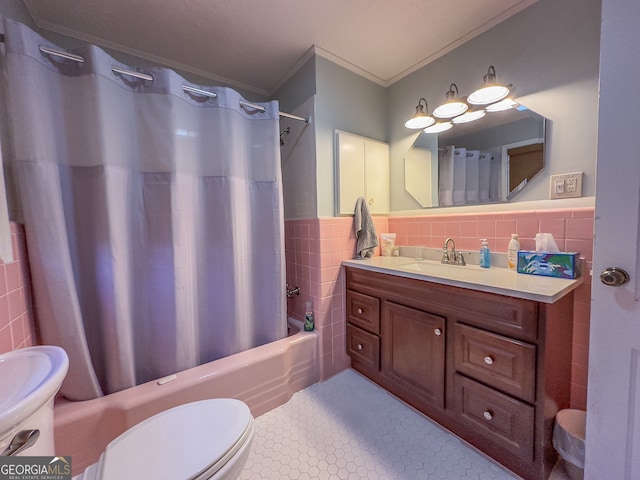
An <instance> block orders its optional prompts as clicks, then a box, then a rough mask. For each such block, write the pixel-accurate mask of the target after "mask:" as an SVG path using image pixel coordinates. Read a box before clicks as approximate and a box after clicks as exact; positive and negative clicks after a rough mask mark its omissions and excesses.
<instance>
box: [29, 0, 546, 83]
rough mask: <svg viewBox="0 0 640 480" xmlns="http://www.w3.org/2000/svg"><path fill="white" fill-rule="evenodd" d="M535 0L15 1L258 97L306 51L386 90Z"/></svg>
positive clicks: (41, 17) (57, 25)
mask: <svg viewBox="0 0 640 480" xmlns="http://www.w3.org/2000/svg"><path fill="white" fill-rule="evenodd" d="M536 1H537V0H447V1H442V0H315V1H314V0H188V1H185V0H23V2H24V3H25V5H26V6H27V8H28V10H29V12H30V13H31V15H32V17H33V19H34V21H35V23H36V24H37V25H38V26H39V27H42V28H44V29H47V30H52V31H54V32H58V33H63V34H66V35H69V36H72V37H75V38H79V39H82V40H86V41H88V42H91V43H95V44H97V45H100V46H103V47H107V48H113V49H116V50H119V51H122V52H125V53H129V54H132V55H137V56H140V57H144V58H147V59H150V60H153V61H156V62H158V63H161V64H164V65H167V66H169V67H171V68H175V69H179V70H183V71H185V72H189V73H192V74H196V75H199V76H203V77H207V78H211V79H214V80H217V81H220V82H223V83H226V84H229V85H232V86H235V87H238V88H243V89H245V90H249V91H253V92H256V93H260V94H263V95H270V94H272V93H273V92H274V91H275V90H276V89H277V88H278V87H280V86H281V85H282V84H283V83H284V81H286V80H287V79H288V78H289V77H290V76H291V75H292V74H293V73H295V71H296V70H297V69H298V68H299V67H300V66H301V65H302V64H303V62H305V61H306V60H307V59H308V58H309V57H310V55H311V54H313V53H315V54H318V55H320V56H323V57H325V58H328V59H330V60H331V61H333V62H335V63H337V64H339V65H341V66H343V67H345V68H348V69H350V70H352V71H355V72H356V73H358V74H360V75H362V76H364V77H366V78H368V79H370V80H372V81H374V82H376V83H378V84H380V85H383V86H388V85H391V84H393V83H394V82H396V81H397V80H399V79H401V78H403V77H404V76H406V75H408V74H410V73H411V72H413V71H415V70H417V69H418V68H421V67H423V66H424V65H426V64H427V63H429V62H431V61H433V60H435V59H437V58H438V57H440V56H442V55H444V54H446V53H447V52H449V51H451V50H452V49H454V48H456V47H457V46H459V45H461V44H462V43H464V42H466V41H468V40H470V39H471V38H473V37H475V36H476V35H478V34H480V33H482V32H484V31H486V30H488V29H489V28H491V27H493V26H494V25H496V24H498V23H500V22H502V21H503V20H506V19H507V18H509V17H510V16H512V15H514V14H515V13H517V12H519V11H521V10H523V9H524V8H526V7H528V6H529V5H531V4H533V3H535V2H536Z"/></svg>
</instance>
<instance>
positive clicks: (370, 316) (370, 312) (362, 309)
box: [347, 290, 380, 334]
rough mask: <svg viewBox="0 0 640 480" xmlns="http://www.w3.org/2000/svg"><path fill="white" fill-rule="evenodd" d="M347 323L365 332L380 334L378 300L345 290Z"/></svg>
mask: <svg viewBox="0 0 640 480" xmlns="http://www.w3.org/2000/svg"><path fill="white" fill-rule="evenodd" d="M347 322H350V323H353V324H354V325H357V326H359V327H361V328H364V329H365V330H367V331H369V332H372V333H376V334H379V333H380V300H378V299H377V298H375V297H371V296H369V295H365V294H363V293H358V292H354V291H353V290H347Z"/></svg>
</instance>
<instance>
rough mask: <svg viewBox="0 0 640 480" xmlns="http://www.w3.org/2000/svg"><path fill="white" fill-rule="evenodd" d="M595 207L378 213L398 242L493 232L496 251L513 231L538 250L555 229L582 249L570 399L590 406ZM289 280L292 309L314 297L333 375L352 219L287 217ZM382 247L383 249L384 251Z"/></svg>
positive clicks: (465, 245)
mask: <svg viewBox="0 0 640 480" xmlns="http://www.w3.org/2000/svg"><path fill="white" fill-rule="evenodd" d="M593 221H594V211H593V208H580V209H559V210H540V211H519V212H505V213H488V214H461V215H429V216H412V217H389V218H387V217H374V223H375V225H376V230H377V232H378V233H381V232H391V233H396V235H397V237H396V243H397V244H398V245H420V246H427V247H435V248H441V247H442V245H443V243H444V240H445V239H446V238H447V237H452V238H453V239H454V240H455V242H456V247H457V248H459V249H462V250H474V251H475V250H477V249H478V248H479V245H480V239H481V238H487V239H488V241H489V246H490V248H491V250H492V251H494V252H506V251H507V245H508V243H509V240H510V238H511V234H512V233H518V234H519V236H520V244H521V248H523V249H535V241H534V238H535V234H536V233H538V232H545V233H552V234H553V236H554V238H555V239H556V241H557V243H558V246H559V248H560V249H562V250H565V251H578V252H580V253H581V255H582V257H584V259H585V262H586V264H585V267H586V268H585V275H584V277H585V282H584V284H583V285H581V286H580V287H579V288H578V290H577V291H576V294H575V309H574V330H573V332H574V333H573V365H572V372H573V373H572V385H571V403H572V407H573V408H581V409H584V408H586V398H587V367H588V356H589V347H588V345H589V316H590V309H591V275H590V271H591V265H592V256H593ZM285 229H286V230H285V233H286V242H285V249H286V258H287V282H288V283H289V285H291V286H299V287H300V289H301V294H300V296H299V297H294V298H292V299H289V300H288V307H289V314H291V315H294V316H296V317H298V318H302V317H303V316H304V303H305V302H306V301H309V300H311V301H313V305H314V313H315V321H316V328H317V330H318V332H319V334H320V338H321V350H320V351H321V365H320V368H321V374H322V377H323V378H328V377H330V376H332V375H333V374H335V373H337V372H339V371H341V370H343V369H344V368H346V366H348V365H349V359H348V357H347V356H346V354H345V325H344V300H345V299H344V287H343V283H344V282H343V279H342V277H341V273H340V272H341V270H340V263H341V261H342V260H344V259H350V258H353V256H354V254H355V235H354V233H353V218H352V217H338V218H320V219H317V218H316V219H305V220H287V221H286V222H285ZM377 254H379V252H378V253H377Z"/></svg>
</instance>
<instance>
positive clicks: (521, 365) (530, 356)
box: [454, 323, 536, 403]
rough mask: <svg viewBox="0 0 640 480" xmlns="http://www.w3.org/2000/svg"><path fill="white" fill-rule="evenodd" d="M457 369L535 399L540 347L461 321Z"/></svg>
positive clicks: (485, 381)
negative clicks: (538, 350) (537, 355)
mask: <svg viewBox="0 0 640 480" xmlns="http://www.w3.org/2000/svg"><path fill="white" fill-rule="evenodd" d="M454 335H455V354H454V356H455V369H456V371H458V372H460V373H464V374H465V375H467V376H469V377H472V378H474V379H476V380H478V381H480V382H482V383H485V384H487V385H490V386H492V387H495V388H497V389H499V390H501V391H503V392H506V393H509V394H511V395H514V396H516V397H518V398H520V399H522V400H525V401H527V402H531V403H533V402H534V401H535V366H536V347H535V346H534V345H530V344H528V343H524V342H521V341H519V340H513V339H511V338H507V337H503V336H501V335H496V334H495V333H490V332H486V331H484V330H479V329H477V328H473V327H470V326H468V325H464V324H461V323H457V324H456V326H455V334H454Z"/></svg>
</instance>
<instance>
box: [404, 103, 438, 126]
mask: <svg viewBox="0 0 640 480" xmlns="http://www.w3.org/2000/svg"><path fill="white" fill-rule="evenodd" d="M422 102H424V106H423V105H422ZM425 110H426V112H425ZM435 122H436V120H435V119H434V118H433V117H432V116H430V115H429V105H428V104H427V100H426V99H425V98H421V99H420V100H418V105H417V106H416V113H415V115H414V116H413V117H411V118H410V119H409V120H407V122H406V123H405V124H404V126H405V127H407V128H415V129H419V128H426V127H428V126H430V125H433V124H434V123H435Z"/></svg>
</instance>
